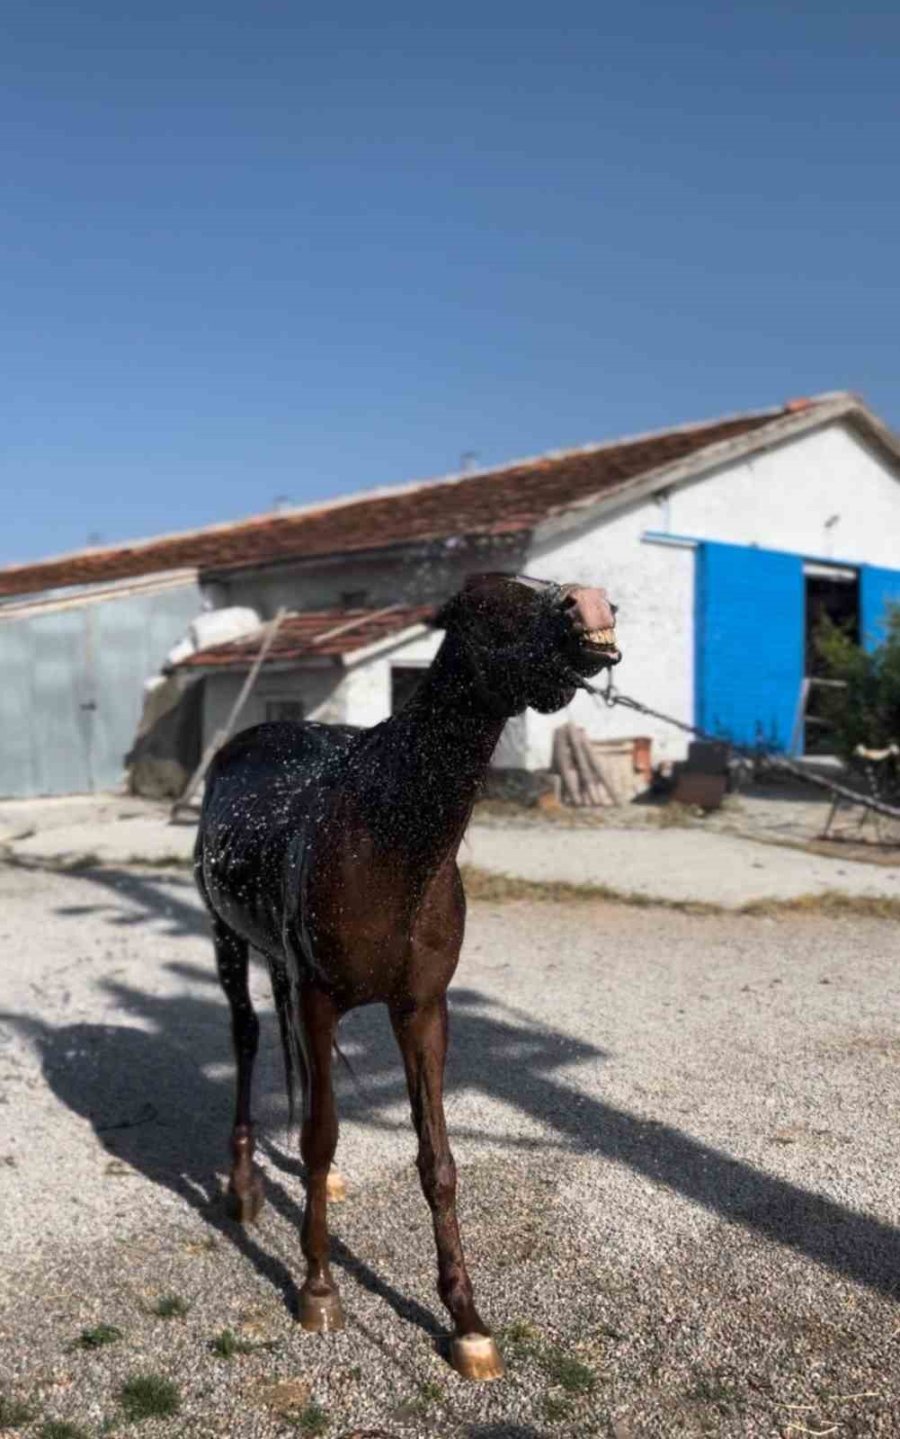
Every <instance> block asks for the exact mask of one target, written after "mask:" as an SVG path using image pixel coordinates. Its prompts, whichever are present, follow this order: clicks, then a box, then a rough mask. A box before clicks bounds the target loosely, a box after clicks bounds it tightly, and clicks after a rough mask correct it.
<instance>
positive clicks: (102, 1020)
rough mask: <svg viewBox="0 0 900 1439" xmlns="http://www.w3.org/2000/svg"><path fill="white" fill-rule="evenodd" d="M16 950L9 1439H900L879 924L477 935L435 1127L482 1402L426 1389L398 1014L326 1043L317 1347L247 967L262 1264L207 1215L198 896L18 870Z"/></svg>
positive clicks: (583, 921)
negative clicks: (497, 1338) (574, 1438)
mask: <svg viewBox="0 0 900 1439" xmlns="http://www.w3.org/2000/svg"><path fill="white" fill-rule="evenodd" d="M0 940H2V946H3V947H2V960H0V964H2V989H0V994H2V1003H0V1008H2V1010H3V1011H4V1015H3V1025H2V1030H0V1121H2V1123H0V1200H2V1214H3V1225H2V1234H0V1252H2V1266H0V1267H2V1286H3V1288H2V1311H0V1385H2V1386H3V1396H4V1397H3V1400H2V1405H3V1406H4V1407H3V1408H2V1409H0V1429H2V1427H3V1424H4V1423H5V1424H6V1425H7V1427H8V1428H9V1429H10V1430H11V1431H12V1430H15V1432H22V1433H23V1434H30V1435H35V1436H37V1435H44V1434H46V1435H47V1436H48V1439H67V1436H68V1439H73V1436H75V1435H77V1434H80V1433H81V1432H82V1431H83V1432H84V1433H85V1434H87V1435H90V1436H95V1435H100V1434H101V1433H109V1432H112V1430H113V1429H118V1427H119V1425H120V1424H123V1416H124V1414H125V1412H126V1409H127V1404H128V1399H127V1395H126V1397H125V1399H123V1394H122V1390H123V1386H124V1385H126V1383H127V1382H128V1381H129V1380H133V1379H134V1378H146V1377H147V1376H148V1375H150V1376H159V1377H161V1378H163V1379H167V1380H169V1381H170V1382H171V1383H172V1384H173V1385H175V1386H176V1391H175V1392H176V1397H177V1399H178V1401H179V1402H180V1408H179V1410H178V1412H177V1413H176V1414H175V1415H173V1416H172V1417H168V1418H164V1417H163V1418H152V1417H151V1418H147V1419H144V1420H143V1422H142V1423H141V1425H140V1430H139V1431H135V1432H140V1433H141V1434H142V1436H146V1439H155V1436H157V1435H160V1436H161V1435H172V1436H174V1435H184V1436H200V1435H204V1436H205V1435H209V1436H212V1435H217V1436H219V1435H233V1436H241V1439H243V1436H261V1439H262V1436H272V1435H276V1434H290V1433H293V1434H297V1433H301V1434H302V1433H325V1434H327V1435H328V1436H331V1439H337V1436H342V1435H349V1434H353V1433H357V1432H367V1431H369V1430H372V1431H378V1432H379V1433H381V1434H385V1435H391V1436H397V1439H401V1436H413V1435H440V1436H472V1439H476V1436H480V1439H528V1436H536V1435H545V1434H546V1435H555V1434H566V1435H590V1434H599V1435H614V1436H616V1439H636V1436H641V1439H643V1436H647V1439H658V1436H668V1435H695V1434H696V1435H703V1434H708V1435H717V1436H719V1435H722V1436H732V1435H733V1436H738V1435H740V1436H756V1435H784V1436H791V1439H800V1436H802V1435H804V1434H809V1433H816V1432H819V1433H829V1434H833V1435H835V1436H844V1435H885V1436H888V1435H891V1436H895V1435H898V1434H900V1405H898V1380H897V1373H898V1357H900V1356H898V1349H900V1307H898V1305H897V1293H898V1283H900V1198H898V1185H897V1157H896V1156H897V1128H896V1116H897V1112H898V1105H897V1101H898V1096H900V1036H898V1026H897V1019H898V1008H900V1006H898V999H900V985H898V977H897V960H898V958H900V945H898V937H897V932H896V926H894V925H891V924H889V923H886V922H883V921H876V920H865V921H860V920H854V919H852V918H849V917H848V918H846V919H843V918H839V919H837V920H835V919H833V918H829V919H828V920H827V921H826V920H824V919H822V918H816V916H815V915H814V914H813V915H800V916H790V917H782V918H778V919H772V918H762V917H753V918H751V917H747V916H728V915H720V916H709V917H698V916H692V915H686V914H680V913H672V912H668V911H665V910H657V909H632V908H629V907H626V906H604V905H601V904H594V903H585V902H579V903H577V904H569V905H565V904H563V905H559V904H549V903H537V904H535V903H529V904H526V903H522V902H518V903H515V904H506V905H490V904H476V905H473V906H472V911H471V915H470V923H469V935H468V942H467V947H466V952H465V955H464V958H463V963H462V966H461V969H460V973H459V975H458V977H457V981H456V984H455V987H454V991H453V1029H454V1034H453V1041H452V1049H451V1055H452V1058H451V1068H450V1075H449V1103H448V1112H449V1121H450V1128H451V1134H452V1136H453V1140H454V1147H455V1151H456V1156H457V1160H458V1163H459V1169H460V1180H461V1210H462V1220H463V1226H464V1235H465V1237H466V1239H467V1248H468V1253H469V1257H470V1261H471V1268H472V1271H473V1277H474V1279H475V1282H476V1286H477V1290H478V1293H479V1296H480V1298H481V1300H482V1309H483V1312H484V1313H485V1314H486V1316H487V1317H488V1318H489V1319H490V1320H491V1321H492V1322H493V1323H494V1324H495V1325H496V1327H497V1328H498V1330H501V1331H502V1332H503V1334H504V1336H505V1337H504V1347H505V1352H506V1356H507V1360H508V1365H509V1378H508V1379H507V1380H506V1381H505V1382H502V1383H499V1384H496V1385H492V1386H481V1387H479V1386H467V1385H465V1384H463V1382H462V1381H460V1380H458V1379H457V1377H456V1376H455V1375H454V1374H453V1373H452V1372H451V1371H450V1370H449V1368H448V1367H447V1366H446V1364H445V1363H444V1361H443V1359H442V1357H441V1352H440V1350H441V1339H442V1336H443V1334H444V1332H445V1328H444V1316H443V1312H442V1310H441V1309H440V1306H439V1304H438V1302H437V1299H436V1296H435V1293H434V1258H433V1250H432V1243H431V1234H430V1224H429V1222H428V1214H427V1210H426V1208H425V1205H424V1201H423V1200H422V1198H421V1195H420V1194H419V1191H418V1186H417V1181H416V1175H415V1171H414V1168H413V1165H412V1158H413V1152H414V1150H413V1142H412V1137H411V1131H410V1128H409V1124H408V1120H407V1107H406V1099H405V1094H404V1091H403V1086H402V1082H401V1076H400V1070H399V1065H398V1062H397V1059H396V1057H395V1054H394V1051H393V1047H392V1042H391V1040H390V1036H389V1030H388V1026H387V1024H386V1022H385V1018H384V1016H383V1015H382V1013H381V1012H380V1011H377V1010H372V1011H360V1012H357V1013H355V1014H353V1015H351V1016H350V1017H349V1018H348V1020H347V1021H346V1022H345V1026H344V1031H343V1046H344V1048H345V1049H346V1050H347V1052H348V1054H349V1056H350V1058H351V1060H352V1062H353V1065H354V1068H355V1069H356V1070H357V1071H358V1073H359V1075H360V1085H361V1088H360V1089H359V1090H357V1089H356V1088H355V1087H354V1086H353V1084H352V1082H351V1081H350V1080H349V1079H348V1078H347V1077H346V1076H341V1077H340V1079H339V1086H340V1106H341V1111H342V1116H343V1128H342V1134H341V1142H340V1147H339V1152H338V1159H339V1163H340V1165H341V1167H342V1169H343V1171H344V1173H345V1174H346V1175H347V1177H348V1180H349V1182H350V1186H351V1187H350V1198H349V1200H348V1201H347V1203H345V1204H344V1205H342V1206H340V1207H334V1208H333V1209H332V1211H331V1214H332V1220H333V1230H334V1235H335V1240H334V1248H335V1257H336V1261H337V1273H338V1276H339V1282H340V1285H341V1289H342V1294H343V1300H344V1307H345V1310H346V1311H347V1315H348V1327H347V1329H346V1330H345V1331H344V1332H343V1333H342V1334H339V1335H336V1336H333V1337H331V1338H319V1337H316V1336H310V1335H306V1334H303V1333H302V1332H301V1331H300V1330H299V1329H298V1328H297V1326H296V1325H295V1324H294V1322H293V1320H292V1319H291V1314H290V1306H291V1302H292V1297H293V1287H292V1286H293V1283H294V1281H295V1280H297V1279H298V1278H299V1276H300V1274H301V1267H300V1262H299V1245H298V1240H297V1226H298V1220H299V1215H300V1209H301V1189H300V1183H299V1180H298V1178H297V1175H296V1165H295V1161H294V1158H293V1155H294V1152H295V1147H294V1144H293V1141H292V1140H291V1139H290V1137H289V1136H288V1135H287V1134H286V1133H285V1130H284V1124H285V1107H284V1102H283V1098H282V1084H281V1068H280V1055H279V1054H278V1051H277V1046H276V1040H275V1034H274V1027H273V1018H272V1011H271V1005H270V1003H269V1000H268V996H267V994H266V980H265V976H264V974H263V973H262V972H261V971H259V970H257V972H256V975H255V989H256V993H257V995H258V998H259V1001H260V1006H261V1010H262V1018H263V1044H262V1050H261V1055H260V1062H259V1067H258V1085H257V1091H258V1095H259V1101H258V1113H259V1118H260V1120H261V1128H262V1131H263V1135H264V1151H265V1167H266V1171H267V1182H268V1194H269V1200H270V1203H269V1205H268V1207H267V1209H266V1210H265V1212H264V1215H263V1217H262V1219H261V1222H260V1224H259V1225H258V1226H257V1227H256V1228H255V1229H254V1230H252V1231H249V1232H246V1233H245V1232H244V1231H241V1230H239V1229H238V1228H237V1227H235V1226H234V1225H232V1224H231V1223H230V1221H228V1219H227V1218H226V1217H225V1216H224V1213H223V1209H222V1206H221V1201H220V1199H219V1180H218V1179H217V1171H219V1170H220V1169H221V1166H222V1163H223V1160H224V1155H225V1147H226V1137H227V1131H228V1125H229V1119H230V1107H231V1097H232V1090H231V1064H230V1055H229V1045H228V1034H227V1023H226V1016H225V1011H224V1008H223V1005H222V1002H221V1000H220V997H219V993H218V989H217V987H216V985H215V982H214V979H213V972H212V962H211V961H212V955H211V949H210V946H209V943H208V940H207V939H206V937H205V929H204V922H203V920H202V917H201V915H200V913H199V911H198V906H197V903H196V900H195V898H194V895H193V891H192V889H191V885H190V881H189V879H188V877H187V876H186V875H185V874H184V873H178V872H174V871H173V872H167V871H148V870H143V871H139V870H129V869H125V868H122V869H115V868H94V869H85V870H82V871H80V872H78V873H69V874H63V873H47V872H43V871H41V870H40V869H29V868H23V867H20V866H19V865H9V866H0ZM161 1300H163V1301H165V1300H168V1301H169V1303H168V1304H165V1303H164V1304H162V1306H161V1307H162V1309H164V1310H165V1309H166V1308H168V1309H170V1310H171V1309H173V1308H174V1309H175V1310H176V1311H178V1310H184V1311H185V1312H183V1313H178V1312H176V1313H175V1314H170V1315H169V1316H168V1317H164V1316H163V1315H161V1314H157V1313H156V1312H155V1310H156V1309H157V1307H160V1301H161ZM173 1301H177V1302H173ZM101 1326H108V1327H109V1328H110V1329H111V1331H112V1333H104V1330H103V1329H102V1327H101ZM82 1331H88V1332H89V1339H87V1340H81V1341H80V1340H79V1336H80V1335H81V1334H82ZM223 1332H224V1333H226V1335H228V1336H230V1337H226V1338H223V1337H222V1335H223ZM104 1338H105V1339H106V1340H107V1341H108V1342H103V1340H104ZM129 1392H130V1393H132V1394H133V1393H134V1392H135V1391H133V1390H132V1391H129ZM154 1392H155V1393H157V1396H158V1395H159V1394H160V1393H163V1390H162V1389H161V1388H160V1386H157V1387H156V1390H155V1391H154ZM173 1402H175V1401H174V1400H173ZM16 1406H21V1408H20V1410H19V1415H18V1417H17V1412H16ZM151 1407H152V1406H151ZM25 1412H31V1413H32V1414H33V1416H34V1417H33V1418H32V1419H31V1420H26V1419H25V1418H24V1417H23V1414H24V1413H25ZM66 1422H68V1423H70V1424H72V1425H76V1426H80V1428H78V1429H74V1430H73V1429H69V1430H66V1429H65V1427H59V1426H60V1425H64V1424H65V1423H66ZM54 1423H56V1425H57V1427H56V1428H54V1427H53V1425H54ZM48 1424H49V1425H50V1427H49V1428H46V1427H45V1426H47V1425H48ZM16 1426H18V1428H16Z"/></svg>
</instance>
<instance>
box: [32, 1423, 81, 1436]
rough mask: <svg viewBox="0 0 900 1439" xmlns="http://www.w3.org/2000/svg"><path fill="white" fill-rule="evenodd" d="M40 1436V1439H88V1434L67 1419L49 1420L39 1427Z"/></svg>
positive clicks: (78, 1425)
mask: <svg viewBox="0 0 900 1439" xmlns="http://www.w3.org/2000/svg"><path fill="white" fill-rule="evenodd" d="M40 1436H41V1439H88V1432H87V1430H86V1429H82V1427H81V1425H80V1424H70V1423H69V1421H68V1420H67V1419H50V1420H48V1422H47V1423H46V1424H42V1425H41V1429H40Z"/></svg>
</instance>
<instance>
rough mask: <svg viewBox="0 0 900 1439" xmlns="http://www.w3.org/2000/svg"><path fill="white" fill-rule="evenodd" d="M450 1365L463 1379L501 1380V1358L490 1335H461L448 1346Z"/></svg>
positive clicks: (503, 1369)
mask: <svg viewBox="0 0 900 1439" xmlns="http://www.w3.org/2000/svg"><path fill="white" fill-rule="evenodd" d="M450 1363H451V1364H452V1366H453V1368H454V1369H455V1370H456V1372H457V1374H459V1375H461V1377H462V1378H463V1379H478V1380H482V1381H483V1380H486V1379H502V1378H503V1376H504V1374H505V1373H506V1369H505V1367H504V1364H503V1358H502V1355H501V1353H500V1350H499V1349H498V1348H497V1346H496V1344H495V1343H494V1341H493V1339H492V1338H491V1336H490V1334H462V1335H460V1336H459V1337H457V1338H456V1339H454V1340H453V1342H452V1344H451V1345H450Z"/></svg>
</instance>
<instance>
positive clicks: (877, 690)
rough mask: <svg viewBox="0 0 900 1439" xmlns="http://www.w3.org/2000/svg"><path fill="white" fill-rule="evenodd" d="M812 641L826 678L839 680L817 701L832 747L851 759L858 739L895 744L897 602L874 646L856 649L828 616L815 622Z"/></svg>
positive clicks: (899, 654) (899, 716) (899, 701)
mask: <svg viewBox="0 0 900 1439" xmlns="http://www.w3.org/2000/svg"><path fill="white" fill-rule="evenodd" d="M816 647H817V649H818V652H819V654H820V656H821V658H822V660H823V662H824V666H825V670H826V676H827V678H828V679H835V680H841V681H843V687H842V688H840V689H832V688H830V687H829V688H827V689H823V690H822V698H821V701H820V709H821V714H822V718H823V719H825V720H827V721H828V723H829V725H830V726H831V734H832V735H833V736H834V743H835V749H836V751H837V753H838V754H839V755H841V757H842V758H843V759H850V758H852V755H853V751H854V750H855V749H856V746H857V745H865V747H866V748H867V749H885V748H887V746H888V745H890V744H900V605H893V606H891V608H890V610H889V611H888V617H887V624H886V629H885V636H884V639H883V640H882V642H881V644H879V645H878V646H877V647H876V648H875V649H873V650H868V651H867V650H864V649H861V648H860V646H859V645H857V644H854V643H853V641H852V640H851V639H849V638H848V636H847V635H846V634H845V633H844V631H843V630H842V629H840V628H839V627H838V626H837V625H835V624H832V623H831V621H829V620H826V621H825V622H824V623H823V624H822V625H821V626H820V628H819V631H818V634H817V636H816Z"/></svg>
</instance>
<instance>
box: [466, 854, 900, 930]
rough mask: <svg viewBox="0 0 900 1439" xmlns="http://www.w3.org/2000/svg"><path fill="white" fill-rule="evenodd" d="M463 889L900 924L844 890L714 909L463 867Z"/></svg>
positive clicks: (896, 908) (892, 909)
mask: <svg viewBox="0 0 900 1439" xmlns="http://www.w3.org/2000/svg"><path fill="white" fill-rule="evenodd" d="M462 876H463V883H464V885H465V890H466V894H467V896H468V898H469V899H470V900H485V901H488V902H491V903H494V904H503V903H506V902H508V901H513V900H520V899H525V900H536V901H539V902H541V903H550V904H571V903H577V902H581V903H583V902H585V901H588V900H594V901H596V900H602V901H604V902H605V903H606V904H626V905H630V906H631V907H632V908H634V909H668V910H675V911H677V912H678V913H680V914H693V915H729V916H737V915H747V916H750V917H751V918H752V917H756V916H762V917H764V918H776V919H777V918H779V917H780V916H782V915H793V914H811V915H823V916H826V917H831V916H839V915H849V916H852V917H855V918H858V919H888V920H897V919H900V899H895V898H893V897H892V896H888V895H885V896H881V895H874V894H845V893H843V891H842V890H836V889H835V890H825V891H824V892H823V893H822V894H800V895H796V896H795V897H794V898H793V899H755V900H750V901H748V903H747V904H742V905H737V906H735V907H733V908H732V907H730V906H728V905H722V904H711V903H709V902H708V901H706V900H695V899H665V898H662V897H661V896H659V895H655V896H654V895H648V894H638V893H637V892H636V891H634V890H626V889H612V888H610V886H609V885H605V884H569V883H567V882H566V881H564V880H539V879H520V878H519V877H518V876H517V875H512V874H494V873H493V872H491V871H489V870H483V869H476V868H474V867H473V866H472V865H463V866H462Z"/></svg>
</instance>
